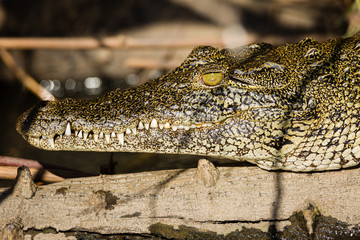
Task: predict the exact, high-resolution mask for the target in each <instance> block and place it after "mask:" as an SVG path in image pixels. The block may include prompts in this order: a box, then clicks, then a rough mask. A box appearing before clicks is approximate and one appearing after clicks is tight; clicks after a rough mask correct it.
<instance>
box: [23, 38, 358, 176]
mask: <svg viewBox="0 0 360 240" xmlns="http://www.w3.org/2000/svg"><path fill="white" fill-rule="evenodd" d="M359 60H360V34H356V35H354V36H353V37H350V38H336V39H330V40H327V41H324V42H317V41H315V40H313V39H312V38H306V39H304V40H302V41H300V42H298V43H295V44H285V45H280V46H273V45H270V44H267V43H254V44H248V45H245V46H241V47H238V48H234V49H218V48H214V47H210V46H199V47H195V48H194V49H193V50H192V52H191V53H190V54H189V55H188V57H187V58H186V59H185V60H184V62H183V63H182V64H181V65H180V66H179V67H177V68H175V69H174V70H173V71H171V72H170V73H167V74H164V75H163V76H161V77H159V78H157V79H153V80H151V81H149V82H147V83H145V84H143V85H141V86H138V87H134V88H129V89H126V90H115V91H112V92H109V93H107V94H105V95H104V96H101V97H97V98H93V99H88V100H81V99H64V100H62V101H59V102H53V101H43V102H40V103H38V104H36V105H35V106H34V107H32V108H31V109H29V110H28V111H26V112H25V113H23V114H22V115H21V116H20V117H19V119H18V122H17V126H16V128H17V131H18V132H19V133H20V134H21V135H22V136H23V137H24V138H25V139H26V140H27V141H28V142H29V143H30V144H32V145H33V146H35V147H38V148H41V149H46V150H69V151H107V152H146V153H170V154H195V155H203V156H214V157H219V158H227V159H232V160H238V161H248V162H250V163H254V164H256V165H258V166H259V167H260V168H263V169H266V170H276V169H282V170H288V171H295V172H309V171H325V170H334V169H341V168H347V167H352V166H355V165H357V164H358V163H359V161H360V125H359V121H360V119H359V114H360V113H359V111H360V101H359V98H360V92H359V91H360V61H359Z"/></svg>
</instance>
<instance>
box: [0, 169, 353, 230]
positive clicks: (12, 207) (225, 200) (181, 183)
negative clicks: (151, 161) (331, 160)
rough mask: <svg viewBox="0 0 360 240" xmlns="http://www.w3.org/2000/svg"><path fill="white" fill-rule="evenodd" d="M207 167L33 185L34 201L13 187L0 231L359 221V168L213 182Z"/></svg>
mask: <svg viewBox="0 0 360 240" xmlns="http://www.w3.org/2000/svg"><path fill="white" fill-rule="evenodd" d="M204 169H205V170H200V173H198V174H197V177H195V175H196V169H186V170H166V171H154V172H143V173H133V174H123V175H103V176H98V177H88V178H78V179H68V180H66V181H64V182H60V183H55V184H50V185H46V186H41V187H38V189H37V191H36V192H35V194H34V196H32V197H31V194H30V196H29V193H28V192H26V193H25V194H22V192H24V191H23V190H18V189H19V187H17V190H14V192H13V194H11V195H9V196H8V197H5V198H3V199H2V200H1V201H2V202H1V204H0V229H2V228H3V227H4V226H5V225H6V224H7V223H9V222H10V221H12V220H14V219H21V223H22V224H23V226H24V230H26V229H30V228H34V229H44V228H48V227H51V228H55V229H56V230H61V231H67V230H69V229H81V230H85V231H91V232H98V233H103V234H105V233H106V234H114V233H149V226H151V225H153V224H156V223H159V222H160V223H164V224H168V225H173V226H179V225H187V226H192V227H196V228H199V229H202V230H210V231H214V232H217V233H222V234H227V233H229V232H231V231H234V230H236V229H241V227H242V226H247V227H249V226H253V227H256V228H260V229H263V230H265V231H266V230H267V228H268V226H269V224H274V222H270V221H275V223H278V224H279V225H284V224H286V223H287V219H288V218H289V216H291V215H292V214H293V212H294V211H299V210H304V209H305V208H306V207H307V206H308V204H309V203H312V204H313V205H315V206H316V207H318V209H319V211H320V212H321V214H322V215H325V216H332V217H334V218H337V219H338V220H340V221H344V222H347V223H350V224H359V222H360V211H359V206H360V169H359V168H356V169H348V170H343V171H331V172H321V173H310V174H309V173H307V174H304V173H291V172H268V171H264V170H261V169H259V168H257V167H220V168H218V170H219V173H220V174H219V179H218V180H216V179H217V178H216V176H215V177H214V174H215V175H216V170H214V169H212V168H211V165H206V166H205V168H204ZM209 169H210V170H209ZM211 173H213V174H211ZM204 176H205V177H204ZM206 176H207V177H206ZM204 179H205V180H204ZM214 180H215V181H214ZM21 181H22V182H23V183H22V184H24V182H26V181H24V180H21ZM204 183H205V185H207V186H205V185H204ZM214 184H215V185H214ZM28 185H29V184H28ZM211 185H213V186H211ZM29 186H31V185H29ZM28 188H29V187H28ZM20 189H21V188H20ZM5 191H7V189H0V194H3V197H4V196H5V195H4V192H5Z"/></svg>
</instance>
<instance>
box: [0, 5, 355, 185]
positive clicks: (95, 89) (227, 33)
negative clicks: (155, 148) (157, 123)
mask: <svg viewBox="0 0 360 240" xmlns="http://www.w3.org/2000/svg"><path fill="white" fill-rule="evenodd" d="M357 3H359V1H352V0H317V1H313V0H203V1H192V0H157V1H146V0H124V1H110V0H77V1H72V0H62V1H51V0H38V1H26V0H2V1H0V41H1V38H5V37H6V38H8V37H16V38H18V39H19V40H22V39H27V38H28V37H48V38H63V37H71V38H72V39H73V41H74V43H80V45H81V42H80V41H78V40H81V39H84V38H85V39H87V38H90V39H95V40H99V42H101V41H102V40H104V39H110V40H111V39H115V41H120V42H122V43H124V42H125V43H126V44H124V45H123V46H121V47H115V48H111V47H107V46H106V44H104V46H100V47H96V48H82V47H78V48H77V47H72V48H71V49H66V48H61V49H60V48H59V47H53V48H52V49H51V47H47V48H46V49H45V48H44V47H42V46H38V47H22V48H20V47H19V49H16V47H15V48H12V49H11V50H9V51H10V53H11V55H12V56H13V57H14V59H15V61H16V62H17V64H18V65H19V66H20V67H21V68H23V69H24V70H25V71H26V72H27V73H28V74H29V75H31V76H32V77H34V78H35V79H36V80H37V81H38V82H39V83H40V84H41V85H42V86H43V87H45V88H46V89H48V90H49V91H50V92H52V93H53V94H54V95H55V96H56V97H57V98H58V99H64V98H67V97H73V98H91V97H94V96H97V95H101V94H103V93H104V92H107V91H110V90H114V89H116V88H129V87H134V86H138V85H140V84H142V83H144V82H146V81H148V80H150V79H153V78H156V77H158V76H160V75H162V74H163V73H166V72H168V71H170V70H171V69H173V68H174V67H176V66H178V65H179V64H180V63H181V62H182V61H183V60H184V59H185V58H186V56H187V54H188V53H189V52H190V51H191V49H192V48H193V47H194V46H196V45H199V44H201V45H213V46H215V47H235V46H240V45H243V44H248V43H252V42H268V43H271V44H274V45H279V44H283V43H295V42H298V41H299V40H301V39H303V38H305V37H313V38H314V39H315V40H317V41H323V40H326V39H329V38H334V37H345V36H352V35H353V34H354V33H356V32H357V31H358V30H359V27H360V24H359V23H360V15H359V10H358V5H357ZM39 101H40V100H39V99H38V98H37V97H36V96H34V95H33V94H32V93H31V92H30V91H29V90H27V89H25V88H24V87H23V85H22V84H21V83H20V82H19V81H18V79H17V78H16V77H15V76H14V74H13V73H12V72H11V71H9V69H8V68H7V67H6V66H5V65H4V64H3V62H2V61H1V62H0V116H1V117H0V121H1V122H0V123H1V125H0V126H2V131H1V137H0V156H9V157H18V158H24V159H32V160H36V161H39V162H40V163H41V164H43V165H46V164H55V165H57V166H61V167H66V168H71V169H76V170H79V171H83V172H86V173H89V174H94V175H97V174H99V173H128V172H138V171H148V170H159V169H172V168H189V167H196V165H197V160H198V159H199V157H196V156H177V155H154V154H134V153H133V154H130V153H113V154H111V153H88V152H50V151H44V150H38V149H35V148H33V147H32V146H30V145H29V144H28V143H26V142H25V141H24V140H23V139H22V137H21V136H20V135H19V134H17V132H16V131H15V122H16V119H17V117H18V116H19V115H20V114H21V113H22V112H23V111H25V110H26V109H28V108H29V107H31V106H32V105H33V104H35V103H37V102H39ZM212 160H213V161H215V162H217V161H219V163H222V164H224V163H223V162H221V161H220V160H217V159H212ZM225 164H226V163H225ZM0 178H1V177H0Z"/></svg>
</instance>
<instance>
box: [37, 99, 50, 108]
mask: <svg viewBox="0 0 360 240" xmlns="http://www.w3.org/2000/svg"><path fill="white" fill-rule="evenodd" d="M47 103H48V101H42V102H40V103H39V108H44V107H46V105H47Z"/></svg>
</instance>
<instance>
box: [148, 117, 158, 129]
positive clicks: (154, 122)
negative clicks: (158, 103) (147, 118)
mask: <svg viewBox="0 0 360 240" xmlns="http://www.w3.org/2000/svg"><path fill="white" fill-rule="evenodd" d="M150 127H152V128H157V127H158V123H157V121H156V119H155V118H154V119H153V120H152V121H151V124H150Z"/></svg>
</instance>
